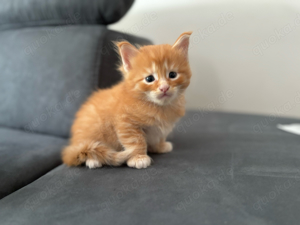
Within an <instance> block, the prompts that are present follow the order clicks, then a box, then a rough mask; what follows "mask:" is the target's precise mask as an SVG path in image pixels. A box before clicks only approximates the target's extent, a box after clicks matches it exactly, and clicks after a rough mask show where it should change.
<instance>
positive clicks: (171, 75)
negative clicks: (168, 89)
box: [169, 72, 177, 79]
mask: <svg viewBox="0 0 300 225" xmlns="http://www.w3.org/2000/svg"><path fill="white" fill-rule="evenodd" d="M176 77H177V73H176V72H170V73H169V78H171V79H174V78H176Z"/></svg>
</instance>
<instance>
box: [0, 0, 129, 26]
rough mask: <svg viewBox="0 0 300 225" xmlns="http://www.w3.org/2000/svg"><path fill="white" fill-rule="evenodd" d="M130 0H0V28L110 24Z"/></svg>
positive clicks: (122, 12)
mask: <svg viewBox="0 0 300 225" xmlns="http://www.w3.org/2000/svg"><path fill="white" fill-rule="evenodd" d="M132 3H133V0H109V1H105V0H88V1H82V0H43V1H40V0H0V29H6V28H13V27H21V26H45V25H70V24H104V25H107V24H111V23H114V22H116V21H118V20H119V19H120V18H122V16H124V14H125V13H126V12H127V11H128V9H129V8H130V7H131V5H132Z"/></svg>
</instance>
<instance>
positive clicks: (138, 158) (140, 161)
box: [127, 155, 151, 169]
mask: <svg viewBox="0 0 300 225" xmlns="http://www.w3.org/2000/svg"><path fill="white" fill-rule="evenodd" d="M150 164H151V158H150V157H149V156H148V155H135V156H133V157H131V158H130V159H128V161H127V165H128V166H129V167H133V168H137V169H142V168H147V167H148V166H150Z"/></svg>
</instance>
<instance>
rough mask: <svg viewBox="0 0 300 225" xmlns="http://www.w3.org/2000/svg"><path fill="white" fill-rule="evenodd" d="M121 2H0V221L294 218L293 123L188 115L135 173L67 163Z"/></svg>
mask: <svg viewBox="0 0 300 225" xmlns="http://www.w3.org/2000/svg"><path fill="white" fill-rule="evenodd" d="M132 2H133V1H131V0H127V1H122V0H109V1H108V0H107V1H104V0H90V1H80V0H73V1H71V0H44V1H41V0H26V1H25V0H0V90H1V94H0V224H1V225H2V224H4V225H6V224H110V225H111V224H212V225H215V224H238V225H242V224H262V225H263V224H268V225H269V224H278V225H283V224H288V225H293V224H295V225H296V224H299V223H300V222H299V221H300V215H299V213H298V211H299V208H300V198H299V194H300V190H299V185H300V183H299V182H300V168H299V167H300V163H299V162H300V138H299V137H298V136H296V135H293V134H289V133H285V132H283V131H280V130H278V129H277V128H276V124H278V123H293V122H299V121H297V120H295V119H287V118H277V117H276V118H274V117H266V116H253V115H252V116H250V115H239V114H232V113H216V112H208V111H202V110H199V111H191V112H187V114H186V116H185V117H184V118H183V119H182V120H181V121H180V122H179V123H178V124H177V126H176V128H175V130H174V132H173V133H172V135H171V136H170V138H169V139H170V140H171V141H172V142H173V143H174V151H173V152H172V153H169V154H165V155H151V157H152V158H153V159H154V163H153V165H151V167H149V168H147V169H144V170H136V169H132V168H128V167H126V166H123V167H118V168H114V167H103V168H99V169H95V170H90V169H88V168H86V167H76V168H68V167H66V166H65V165H62V163H61V160H60V151H61V148H62V146H64V145H66V143H67V141H68V136H69V129H70V126H71V124H72V120H73V117H74V114H75V112H76V110H77V109H78V108H79V106H80V105H81V104H82V102H83V101H84V100H85V99H86V98H87V97H88V96H89V95H90V94H91V92H92V91H93V90H95V89H97V88H105V87H109V86H111V85H113V84H115V83H116V82H118V81H119V80H120V79H121V76H120V74H119V73H118V72H117V71H116V69H115V68H116V66H115V65H116V62H117V61H118V57H117V55H116V53H115V51H114V48H113V45H112V41H114V40H120V39H126V40H128V41H130V42H132V43H136V44H140V45H145V44H150V42H149V41H148V40H146V39H143V38H138V37H134V36H131V35H126V34H122V33H118V32H115V31H111V30H108V29H107V28H106V25H108V24H110V23H113V22H115V21H117V20H118V19H120V18H121V17H122V16H123V15H124V14H125V13H126V11H127V10H128V9H129V8H130V6H131V4H132Z"/></svg>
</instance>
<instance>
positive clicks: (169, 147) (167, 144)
mask: <svg viewBox="0 0 300 225" xmlns="http://www.w3.org/2000/svg"><path fill="white" fill-rule="evenodd" d="M172 150H173V144H172V143H171V142H168V141H167V142H165V143H164V145H163V149H162V152H163V153H167V152H171V151H172Z"/></svg>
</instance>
